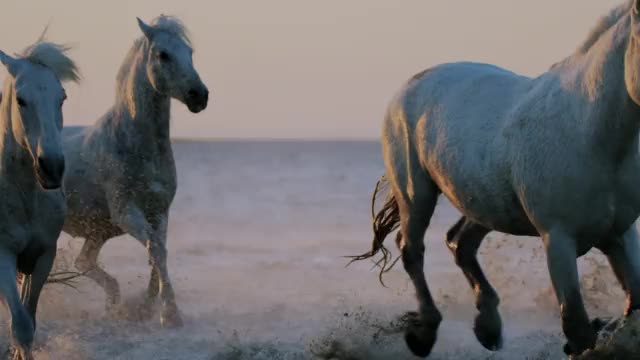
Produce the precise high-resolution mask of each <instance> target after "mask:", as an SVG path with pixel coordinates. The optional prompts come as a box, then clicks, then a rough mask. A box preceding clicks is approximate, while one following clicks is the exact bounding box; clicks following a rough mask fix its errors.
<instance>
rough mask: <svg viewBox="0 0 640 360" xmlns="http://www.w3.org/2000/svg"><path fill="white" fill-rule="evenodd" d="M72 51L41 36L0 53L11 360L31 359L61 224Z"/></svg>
mask: <svg viewBox="0 0 640 360" xmlns="http://www.w3.org/2000/svg"><path fill="white" fill-rule="evenodd" d="M43 36H44V34H43ZM67 50H68V48H67V47H65V46H62V45H58V44H54V43H50V42H46V41H44V40H43V37H41V38H40V39H39V40H38V41H37V42H36V43H35V44H33V45H31V46H29V47H28V48H27V49H26V50H25V51H24V52H22V54H20V55H19V56H17V57H15V58H14V57H11V56H9V55H6V54H5V53H3V52H1V51H0V62H2V63H3V64H4V65H5V67H6V68H7V70H8V72H9V76H8V77H7V78H6V80H5V84H4V88H3V90H2V96H0V99H1V100H0V128H2V132H1V133H2V135H0V149H1V152H0V157H1V158H0V164H1V166H0V230H1V231H0V296H2V298H3V300H4V302H5V304H6V305H7V307H8V308H9V312H10V314H11V342H12V345H13V347H14V349H15V352H14V356H13V358H14V359H33V355H32V346H33V337H34V331H35V328H36V310H37V307H38V299H39V298H40V291H41V290H42V287H43V285H44V283H45V282H46V280H47V277H48V276H49V272H50V271H51V267H52V266H53V261H54V259H55V256H56V245H57V242H58V237H59V235H60V231H61V230H62V224H63V222H64V213H65V204H64V197H63V194H62V190H61V185H62V178H63V174H64V167H65V166H64V165H65V161H64V156H63V152H62V144H61V132H62V104H63V102H64V100H65V98H66V95H65V91H64V89H63V87H62V84H61V82H62V81H67V80H71V81H77V80H78V72H77V68H76V66H75V64H74V63H73V61H72V60H71V59H70V58H69V57H67V55H66V52H67ZM18 273H21V274H22V275H23V276H24V281H23V282H22V288H21V293H20V294H18V288H17V283H16V277H17V276H18Z"/></svg>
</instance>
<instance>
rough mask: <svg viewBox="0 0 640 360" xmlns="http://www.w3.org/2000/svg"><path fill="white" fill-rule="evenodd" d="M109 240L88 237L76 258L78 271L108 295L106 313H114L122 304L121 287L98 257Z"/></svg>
mask: <svg viewBox="0 0 640 360" xmlns="http://www.w3.org/2000/svg"><path fill="white" fill-rule="evenodd" d="M106 241H107V240H105V239H101V238H99V237H95V236H87V237H86V238H85V241H84V245H83V246H82V249H81V250H80V254H79V255H78V257H77V258H76V261H75V265H76V269H78V271H80V272H82V273H84V274H85V276H87V277H88V278H90V279H92V280H93V281H95V282H96V283H97V284H98V285H99V286H100V287H101V288H102V289H103V290H104V291H105V293H106V295H107V301H106V306H105V307H106V311H107V313H113V312H114V311H115V310H116V306H117V305H118V304H120V286H119V285H118V281H117V280H116V279H115V278H114V277H113V276H111V275H109V274H108V273H107V272H106V271H104V270H103V269H102V268H101V267H100V265H98V255H99V254H100V250H101V249H102V247H103V246H104V244H105V243H106Z"/></svg>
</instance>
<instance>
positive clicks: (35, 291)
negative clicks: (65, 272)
mask: <svg viewBox="0 0 640 360" xmlns="http://www.w3.org/2000/svg"><path fill="white" fill-rule="evenodd" d="M55 258H56V248H55V247H54V248H53V249H52V250H49V251H47V252H46V253H44V254H43V255H41V256H40V257H39V258H38V260H37V261H36V264H35V267H34V268H33V273H31V275H29V277H28V278H25V286H23V288H22V292H23V294H22V295H23V300H22V301H23V303H24V305H25V306H26V307H27V310H29V313H30V314H31V318H32V320H33V329H34V330H35V328H36V311H37V310H38V299H40V292H41V291H42V287H43V286H44V284H45V283H46V282H47V278H48V277H49V273H51V268H52V267H53V261H54V260H55Z"/></svg>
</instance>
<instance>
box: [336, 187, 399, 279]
mask: <svg viewBox="0 0 640 360" xmlns="http://www.w3.org/2000/svg"><path fill="white" fill-rule="evenodd" d="M388 190H389V180H388V179H387V177H386V176H385V175H382V177H381V178H380V180H378V182H377V183H376V187H375V189H374V191H373V196H372V198H371V217H372V220H373V242H372V246H371V250H369V251H368V252H366V253H364V254H362V255H357V256H350V258H351V259H352V260H351V261H350V262H349V264H351V263H352V262H354V261H359V260H365V259H370V258H372V257H374V256H375V255H377V254H378V253H380V254H381V255H382V257H381V258H380V259H379V260H377V261H376V263H375V266H376V267H379V268H380V272H379V274H378V279H379V280H380V283H381V284H382V286H385V284H384V282H383V281H382V275H383V274H384V273H386V272H388V271H389V270H391V269H392V268H393V266H394V265H395V264H396V263H397V262H398V260H399V259H400V258H399V257H397V258H396V259H395V260H393V258H392V255H391V251H389V249H388V248H387V247H386V246H385V245H384V240H385V239H386V238H387V236H389V234H391V233H392V232H394V231H395V230H396V229H397V228H398V227H399V225H400V208H399V207H398V202H397V201H396V199H395V197H394V195H393V192H391V191H388ZM382 193H387V199H386V201H385V202H384V205H383V206H382V208H381V209H380V210H379V211H378V212H376V200H377V198H378V196H379V195H380V194H382ZM398 236H399V234H398ZM349 264H347V266H348V265H349Z"/></svg>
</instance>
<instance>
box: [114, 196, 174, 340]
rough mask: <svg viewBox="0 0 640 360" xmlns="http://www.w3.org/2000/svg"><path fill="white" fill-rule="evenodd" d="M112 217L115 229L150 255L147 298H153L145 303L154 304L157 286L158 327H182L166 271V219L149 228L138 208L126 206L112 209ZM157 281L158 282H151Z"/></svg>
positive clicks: (161, 217)
mask: <svg viewBox="0 0 640 360" xmlns="http://www.w3.org/2000/svg"><path fill="white" fill-rule="evenodd" d="M114 215H115V216H114ZM112 216H113V218H114V219H117V221H116V222H117V224H118V226H120V228H121V229H122V230H123V231H125V232H127V233H128V234H129V235H131V236H133V237H134V238H135V239H136V240H138V242H140V243H141V244H142V245H143V246H145V247H146V248H147V251H148V253H149V264H150V265H151V268H152V271H151V279H150V280H149V288H148V289H147V295H148V296H151V297H152V298H147V299H145V300H146V305H147V306H151V305H152V304H153V297H155V287H156V286H157V289H158V293H159V295H160V299H161V301H162V304H161V305H162V314H161V317H160V322H161V324H162V325H163V326H167V327H178V326H182V319H181V318H180V314H179V312H178V306H177V305H176V301H175V294H174V291H173V287H172V286H171V280H170V279H169V270H168V269H167V221H168V218H167V215H166V214H164V215H161V216H159V217H158V219H157V221H156V223H155V224H151V223H150V222H149V221H148V220H147V217H146V216H145V214H144V212H143V211H142V210H141V209H140V208H138V207H137V206H135V205H134V204H132V203H129V204H126V205H125V206H123V207H121V208H114V209H113V210H112ZM156 277H157V279H158V280H157V281H155V280H154V278H156ZM156 284H157V285H156ZM148 310H150V309H148Z"/></svg>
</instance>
